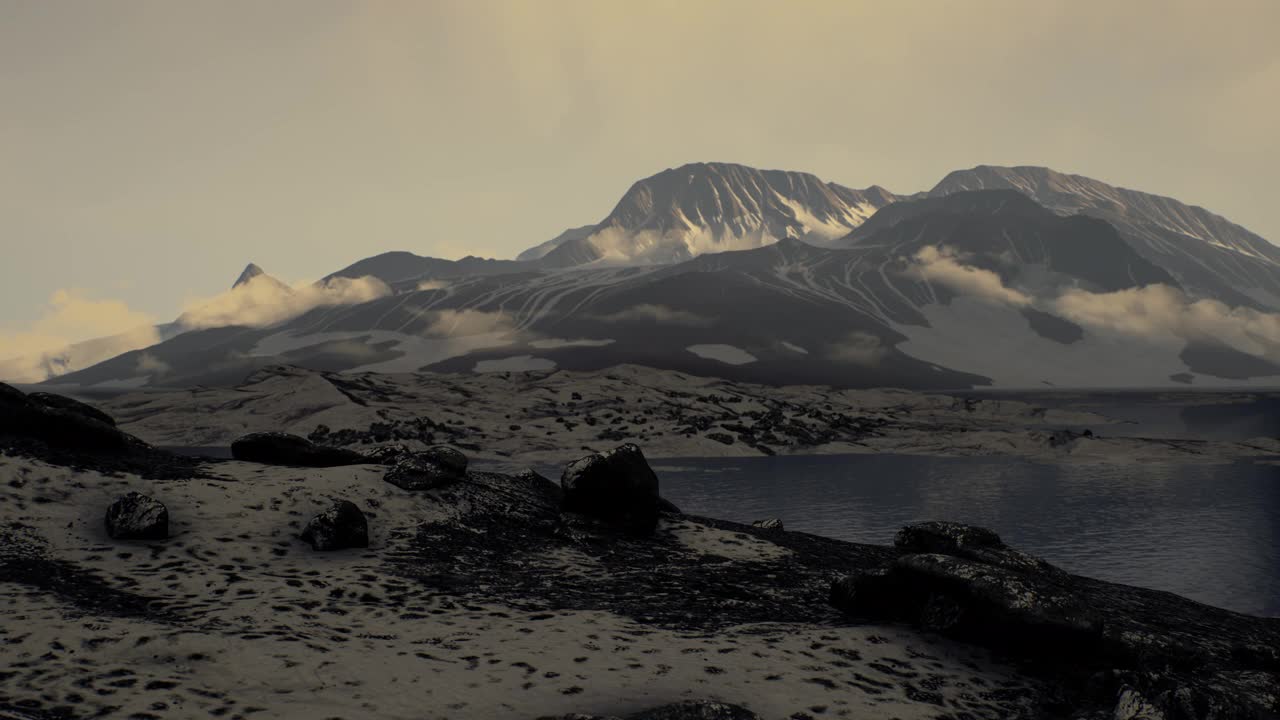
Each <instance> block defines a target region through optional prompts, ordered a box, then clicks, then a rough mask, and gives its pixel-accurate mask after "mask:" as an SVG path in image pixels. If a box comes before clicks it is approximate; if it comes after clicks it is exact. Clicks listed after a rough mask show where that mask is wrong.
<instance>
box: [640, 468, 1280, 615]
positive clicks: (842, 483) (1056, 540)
mask: <svg viewBox="0 0 1280 720" xmlns="http://www.w3.org/2000/svg"><path fill="white" fill-rule="evenodd" d="M655 469H656V470H657V471H658V474H659V476H660V477H661V479H662V485H663V494H664V495H666V496H667V497H669V498H670V499H671V500H673V501H674V502H676V504H678V505H680V506H681V508H682V509H683V510H685V511H686V512H690V513H695V514H705V515H710V516H715V517H723V518H726V519H732V520H739V521H743V522H749V521H751V520H756V519H760V518H764V517H779V518H782V520H783V521H784V523H785V524H786V526H787V528H788V529H791V530H801V531H804V532H812V533H816V534H819V535H827V536H830V537H836V538H841V539H845V540H852V541H856V542H869V543H882V544H883V543H886V542H888V541H889V540H890V539H891V538H892V537H893V534H894V532H896V530H897V529H898V528H899V527H900V526H901V525H903V524H905V523H909V522H917V521H920V520H929V519H949V520H958V521H961V522H969V523H974V524H978V525H983V526H986V527H990V528H992V529H995V530H997V531H998V532H999V533H1000V534H1001V536H1003V537H1004V539H1005V540H1006V541H1007V542H1008V543H1010V544H1011V545H1015V546H1017V547H1020V548H1022V549H1025V550H1028V551H1030V552H1033V553H1036V554H1039V555H1042V556H1044V557H1045V558H1047V559H1049V560H1050V561H1052V562H1054V563H1056V564H1058V565H1060V566H1062V567H1063V568H1066V569H1068V570H1070V571H1072V572H1076V573H1080V574H1084V575H1090V576H1093V577H1097V578H1101V579H1105V580H1111V581H1114V582H1121V583H1126V584H1131V585H1142V586H1146V587H1152V588H1158V589H1162V590H1169V591H1172V592H1176V593H1178V594H1180V595H1185V596H1187V597H1190V598H1193V599H1196V600H1199V601H1201V602H1205V603H1209V604H1211V605H1217V606H1219V607H1225V608H1229V609H1232V610H1238V611H1241V612H1248V613H1254V614H1265V615H1273V616H1280V470H1278V469H1277V468H1276V467H1274V466H1269V465H1252V464H1243V463H1242V464H1233V465H1212V466H1205V465H1198V466H1197V465H1190V466H1184V465H1160V464H1145V465H1123V466H1119V465H1045V464H1036V463H1029V462H1022V461H1016V460H1014V461H1011V460H1009V459H1007V458H998V459H995V458H992V459H988V458H935V457H914V456H895V455H867V456H843V457H785V458H781V457H773V458H747V459H690V460H678V461H663V462H660V463H657V464H656V467H655Z"/></svg>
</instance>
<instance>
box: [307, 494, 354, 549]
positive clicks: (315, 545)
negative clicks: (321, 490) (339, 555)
mask: <svg viewBox="0 0 1280 720" xmlns="http://www.w3.org/2000/svg"><path fill="white" fill-rule="evenodd" d="M300 537H301V539H302V540H304V541H305V542H308V543H311V549H313V550H322V551H327V550H345V549H347V548H366V547H369V521H368V520H367V519H366V518H365V516H364V512H363V511H361V510H360V508H359V507H356V504H355V503H353V502H351V501H350V500H338V501H337V502H335V503H334V504H333V505H330V506H329V507H328V509H326V510H325V511H324V512H322V513H320V514H319V515H316V516H315V517H314V518H311V521H310V522H308V523H307V526H306V527H305V528H303V530H302V535H301V536H300Z"/></svg>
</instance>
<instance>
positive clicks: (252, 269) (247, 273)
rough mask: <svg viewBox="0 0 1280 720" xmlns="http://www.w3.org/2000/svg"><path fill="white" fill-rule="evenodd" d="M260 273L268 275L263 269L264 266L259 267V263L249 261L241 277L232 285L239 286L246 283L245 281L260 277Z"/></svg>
mask: <svg viewBox="0 0 1280 720" xmlns="http://www.w3.org/2000/svg"><path fill="white" fill-rule="evenodd" d="M259 275H266V273H265V272H264V271H263V270H262V268H260V267H258V266H257V264H255V263H249V264H248V265H245V266H244V272H242V273H240V277H239V278H237V279H236V282H235V284H234V285H232V286H231V287H232V288H238V287H240V286H241V285H244V284H245V283H247V282H249V281H250V280H252V279H254V278H256V277H258V276H259Z"/></svg>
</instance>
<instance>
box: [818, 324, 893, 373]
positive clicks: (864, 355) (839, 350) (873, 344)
mask: <svg viewBox="0 0 1280 720" xmlns="http://www.w3.org/2000/svg"><path fill="white" fill-rule="evenodd" d="M888 353H889V349H888V348H887V347H885V346H884V344H883V343H882V342H880V338H878V337H876V336H875V335H871V334H870V333H864V332H856V331H855V332H851V333H849V334H848V335H846V336H845V337H844V339H842V340H840V341H838V342H835V343H832V344H830V345H828V346H827V356H828V357H830V358H831V359H833V360H837V361H839V362H847V363H853V364H855V365H878V364H879V363H880V361H881V360H883V359H884V357H885V355H887V354H888Z"/></svg>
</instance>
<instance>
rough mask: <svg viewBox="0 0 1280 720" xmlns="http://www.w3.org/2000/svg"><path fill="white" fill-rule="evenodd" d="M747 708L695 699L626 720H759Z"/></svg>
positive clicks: (640, 713) (648, 711) (645, 712)
mask: <svg viewBox="0 0 1280 720" xmlns="http://www.w3.org/2000/svg"><path fill="white" fill-rule="evenodd" d="M759 718H760V716H759V715H756V714H755V713H753V712H750V711H749V710H745V709H743V708H740V707H738V706H737V705H729V704H726V703H719V702H710V701H706V700H695V701H691V702H682V703H676V704H674V705H665V706H663V707H659V708H654V709H652V710H645V711H644V712H639V713H636V714H635V715H631V716H629V717H628V718H627V720H759Z"/></svg>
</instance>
